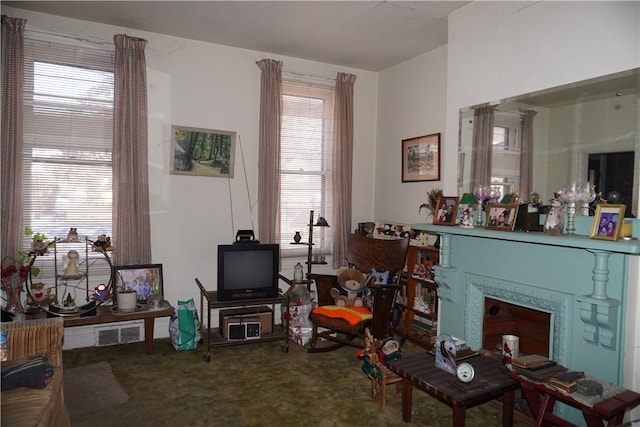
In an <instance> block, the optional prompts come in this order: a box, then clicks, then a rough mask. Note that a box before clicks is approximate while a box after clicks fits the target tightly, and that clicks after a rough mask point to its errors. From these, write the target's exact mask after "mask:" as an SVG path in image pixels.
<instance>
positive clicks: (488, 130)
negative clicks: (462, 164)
mask: <svg viewBox="0 0 640 427" xmlns="http://www.w3.org/2000/svg"><path fill="white" fill-rule="evenodd" d="M495 109H496V106H495V105H494V106H491V105H484V106H481V107H478V108H476V110H475V111H474V113H473V146H472V150H471V151H472V153H473V155H472V159H473V162H472V163H471V188H472V189H473V188H476V187H478V186H479V185H490V184H491V154H492V143H493V123H494V116H493V115H494V112H495Z"/></svg>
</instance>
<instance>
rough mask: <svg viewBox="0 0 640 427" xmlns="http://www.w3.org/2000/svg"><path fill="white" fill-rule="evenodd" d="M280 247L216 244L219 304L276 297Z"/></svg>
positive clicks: (270, 245)
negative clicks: (221, 302) (220, 302)
mask: <svg viewBox="0 0 640 427" xmlns="http://www.w3.org/2000/svg"><path fill="white" fill-rule="evenodd" d="M279 270H280V245H278V244H260V243H238V244H235V245H218V301H237V300H249V299H262V298H275V297H277V296H278V293H279V289H278V272H279Z"/></svg>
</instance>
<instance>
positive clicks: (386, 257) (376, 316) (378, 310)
mask: <svg viewBox="0 0 640 427" xmlns="http://www.w3.org/2000/svg"><path fill="white" fill-rule="evenodd" d="M408 247H409V239H407V238H405V239H389V240H387V239H374V238H371V237H365V236H361V235H359V234H351V235H349V240H348V242H347V264H348V265H349V266H352V267H354V268H356V269H358V270H360V271H361V272H363V273H369V272H371V271H372V269H375V270H376V271H377V272H389V277H392V278H393V277H398V276H399V275H400V273H401V272H402V269H403V268H404V265H405V259H406V256H407V249H408ZM310 279H312V280H313V281H314V282H315V284H316V290H317V297H318V307H316V308H314V309H313V311H312V312H311V314H310V315H309V318H310V320H311V322H312V324H313V336H312V338H311V345H310V347H309V350H308V351H309V352H310V353H317V352H325V351H331V350H335V349H336V348H339V347H341V346H343V345H345V344H346V345H350V346H352V347H356V348H361V347H362V343H361V342H360V341H354V340H355V339H356V338H364V331H365V328H366V327H369V328H370V329H371V333H372V335H373V336H374V337H375V338H377V339H380V340H382V339H384V338H386V337H387V336H388V333H389V324H390V319H391V312H392V310H393V304H394V302H395V300H396V294H397V292H398V289H399V287H400V286H399V285H398V284H397V283H389V284H387V283H374V284H371V285H368V286H369V287H370V288H371V290H372V294H373V306H372V308H373V309H372V310H369V309H367V308H365V307H341V306H336V305H335V301H334V298H333V296H332V295H331V293H330V292H331V288H334V287H336V286H338V276H335V275H327V274H312V275H311V276H310ZM318 338H323V339H326V340H329V341H332V342H333V344H332V345H322V346H318V345H317V344H318Z"/></svg>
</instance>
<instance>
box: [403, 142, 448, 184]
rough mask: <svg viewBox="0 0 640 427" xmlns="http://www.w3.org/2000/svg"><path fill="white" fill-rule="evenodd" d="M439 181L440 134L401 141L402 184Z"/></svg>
mask: <svg viewBox="0 0 640 427" xmlns="http://www.w3.org/2000/svg"><path fill="white" fill-rule="evenodd" d="M416 181H440V134H439V133H434V134H432V135H425V136H419V137H417V138H410V139H404V140H402V182H416Z"/></svg>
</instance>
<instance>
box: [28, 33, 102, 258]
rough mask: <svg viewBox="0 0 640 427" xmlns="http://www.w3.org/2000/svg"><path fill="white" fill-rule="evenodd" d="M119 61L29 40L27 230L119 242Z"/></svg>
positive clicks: (96, 50) (91, 51) (97, 52)
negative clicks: (74, 232) (115, 196)
mask: <svg viewBox="0 0 640 427" xmlns="http://www.w3.org/2000/svg"><path fill="white" fill-rule="evenodd" d="M113 61H114V52H113V49H105V48H100V49H99V48H93V47H78V46H71V45H66V44H62V43H58V42H51V41H41V40H33V39H29V38H27V39H25V81H24V118H23V120H24V151H23V172H22V173H23V181H22V184H23V188H22V194H23V210H22V214H23V218H22V221H23V227H22V229H24V227H25V226H28V227H31V228H32V229H33V230H34V231H35V232H40V233H44V234H45V235H46V236H47V237H48V238H50V239H52V238H55V237H66V235H67V232H68V231H69V228H71V227H76V228H77V229H78V234H79V235H80V237H81V238H84V236H87V237H88V238H89V239H91V240H96V238H97V236H98V235H100V234H106V235H108V236H111V231H112V221H111V217H112V208H111V205H112V185H111V182H112V155H111V152H112V145H113V142H112V139H113V138H112V135H113V129H112V127H113V88H114V83H113ZM28 244H29V240H28V239H25V242H24V247H25V248H26V247H28Z"/></svg>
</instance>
